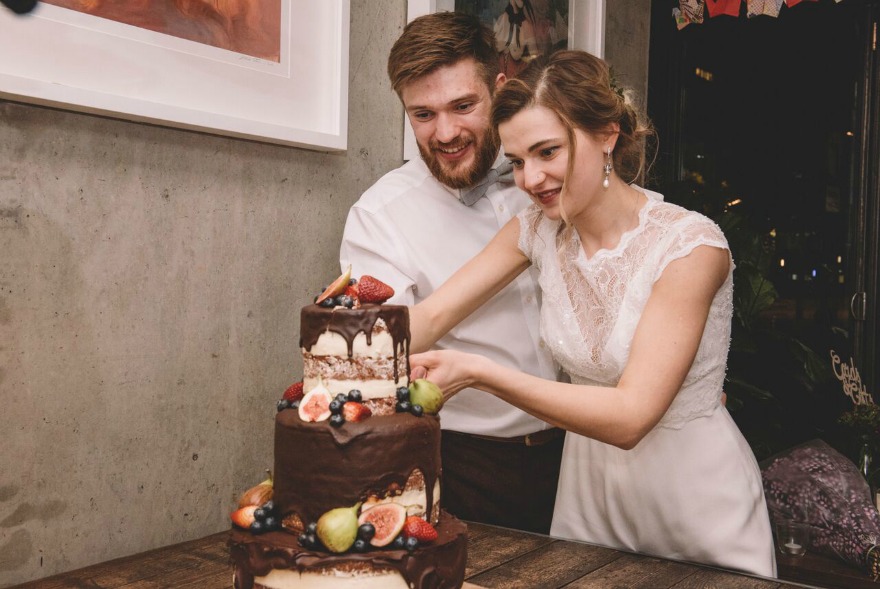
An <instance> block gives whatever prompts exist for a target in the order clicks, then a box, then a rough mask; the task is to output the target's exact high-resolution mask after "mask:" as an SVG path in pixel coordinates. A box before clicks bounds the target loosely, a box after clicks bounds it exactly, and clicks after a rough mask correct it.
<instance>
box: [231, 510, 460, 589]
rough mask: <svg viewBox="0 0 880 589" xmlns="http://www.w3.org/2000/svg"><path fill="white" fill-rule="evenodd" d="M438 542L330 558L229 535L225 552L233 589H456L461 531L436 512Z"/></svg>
mask: <svg viewBox="0 0 880 589" xmlns="http://www.w3.org/2000/svg"><path fill="white" fill-rule="evenodd" d="M436 528H437V532H438V535H439V537H438V538H437V539H436V540H435V541H434V542H432V543H430V544H425V545H422V546H419V547H418V548H416V549H415V551H413V552H412V553H409V552H408V551H406V550H385V549H373V550H369V551H367V552H364V553H351V552H349V553H345V554H333V553H329V552H320V551H316V550H310V549H306V548H303V547H302V546H300V545H299V542H298V539H297V536H295V535H294V534H291V533H289V532H284V531H277V532H268V533H265V534H259V535H255V534H252V533H250V532H247V531H244V530H240V529H233V530H232V533H231V535H230V537H229V548H230V554H231V557H232V562H233V566H234V574H233V587H234V588H235V589H292V588H296V589H300V588H310V589H325V588H327V589H330V588H332V589H336V588H343V587H352V588H355V587H356V588H358V589H373V588H375V589H396V588H398V587H399V588H401V589H458V588H459V587H461V586H462V584H463V583H464V569H465V565H466V564H467V526H466V525H465V524H464V523H463V522H461V521H459V520H457V519H456V518H454V517H453V516H451V515H449V514H447V513H446V512H442V511H441V514H440V521H439V523H438V524H437V526H436Z"/></svg>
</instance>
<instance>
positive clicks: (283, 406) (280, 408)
mask: <svg viewBox="0 0 880 589" xmlns="http://www.w3.org/2000/svg"><path fill="white" fill-rule="evenodd" d="M288 407H290V401H288V400H287V399H281V400H280V401H278V403H277V404H276V405H275V408H276V409H278V411H284V410H285V409H287V408H288Z"/></svg>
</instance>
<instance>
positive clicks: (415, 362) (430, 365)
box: [409, 350, 483, 401]
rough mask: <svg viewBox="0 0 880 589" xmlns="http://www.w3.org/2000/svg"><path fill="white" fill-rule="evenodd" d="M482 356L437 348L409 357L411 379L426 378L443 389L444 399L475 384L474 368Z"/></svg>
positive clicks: (446, 399)
mask: <svg viewBox="0 0 880 589" xmlns="http://www.w3.org/2000/svg"><path fill="white" fill-rule="evenodd" d="M480 360H483V358H482V356H477V355H474V354H465V353H463V352H456V351H454V350H435V351H431V352H423V353H421V354H412V355H411V356H410V357H409V364H410V379H411V380H416V379H419V378H425V379H427V380H430V381H431V382H433V383H434V384H435V385H437V386H438V387H440V390H442V391H443V399H444V401H448V400H449V398H450V397H452V396H453V395H455V393H457V392H458V391H460V390H462V389H465V388H468V387H470V386H473V385H474V377H473V374H474V368H475V366H476V364H477V363H478V362H479V361H480Z"/></svg>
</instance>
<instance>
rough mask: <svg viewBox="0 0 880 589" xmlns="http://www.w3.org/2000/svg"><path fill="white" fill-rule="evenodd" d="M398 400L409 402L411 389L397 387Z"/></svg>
mask: <svg viewBox="0 0 880 589" xmlns="http://www.w3.org/2000/svg"><path fill="white" fill-rule="evenodd" d="M397 400H398V401H409V389H408V388H406V387H397Z"/></svg>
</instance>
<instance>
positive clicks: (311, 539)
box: [306, 532, 318, 548]
mask: <svg viewBox="0 0 880 589" xmlns="http://www.w3.org/2000/svg"><path fill="white" fill-rule="evenodd" d="M306 542H307V545H308V546H309V547H310V548H315V547H316V546H317V545H318V537H317V536H316V535H314V534H312V533H311V532H309V533H307V534H306Z"/></svg>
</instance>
